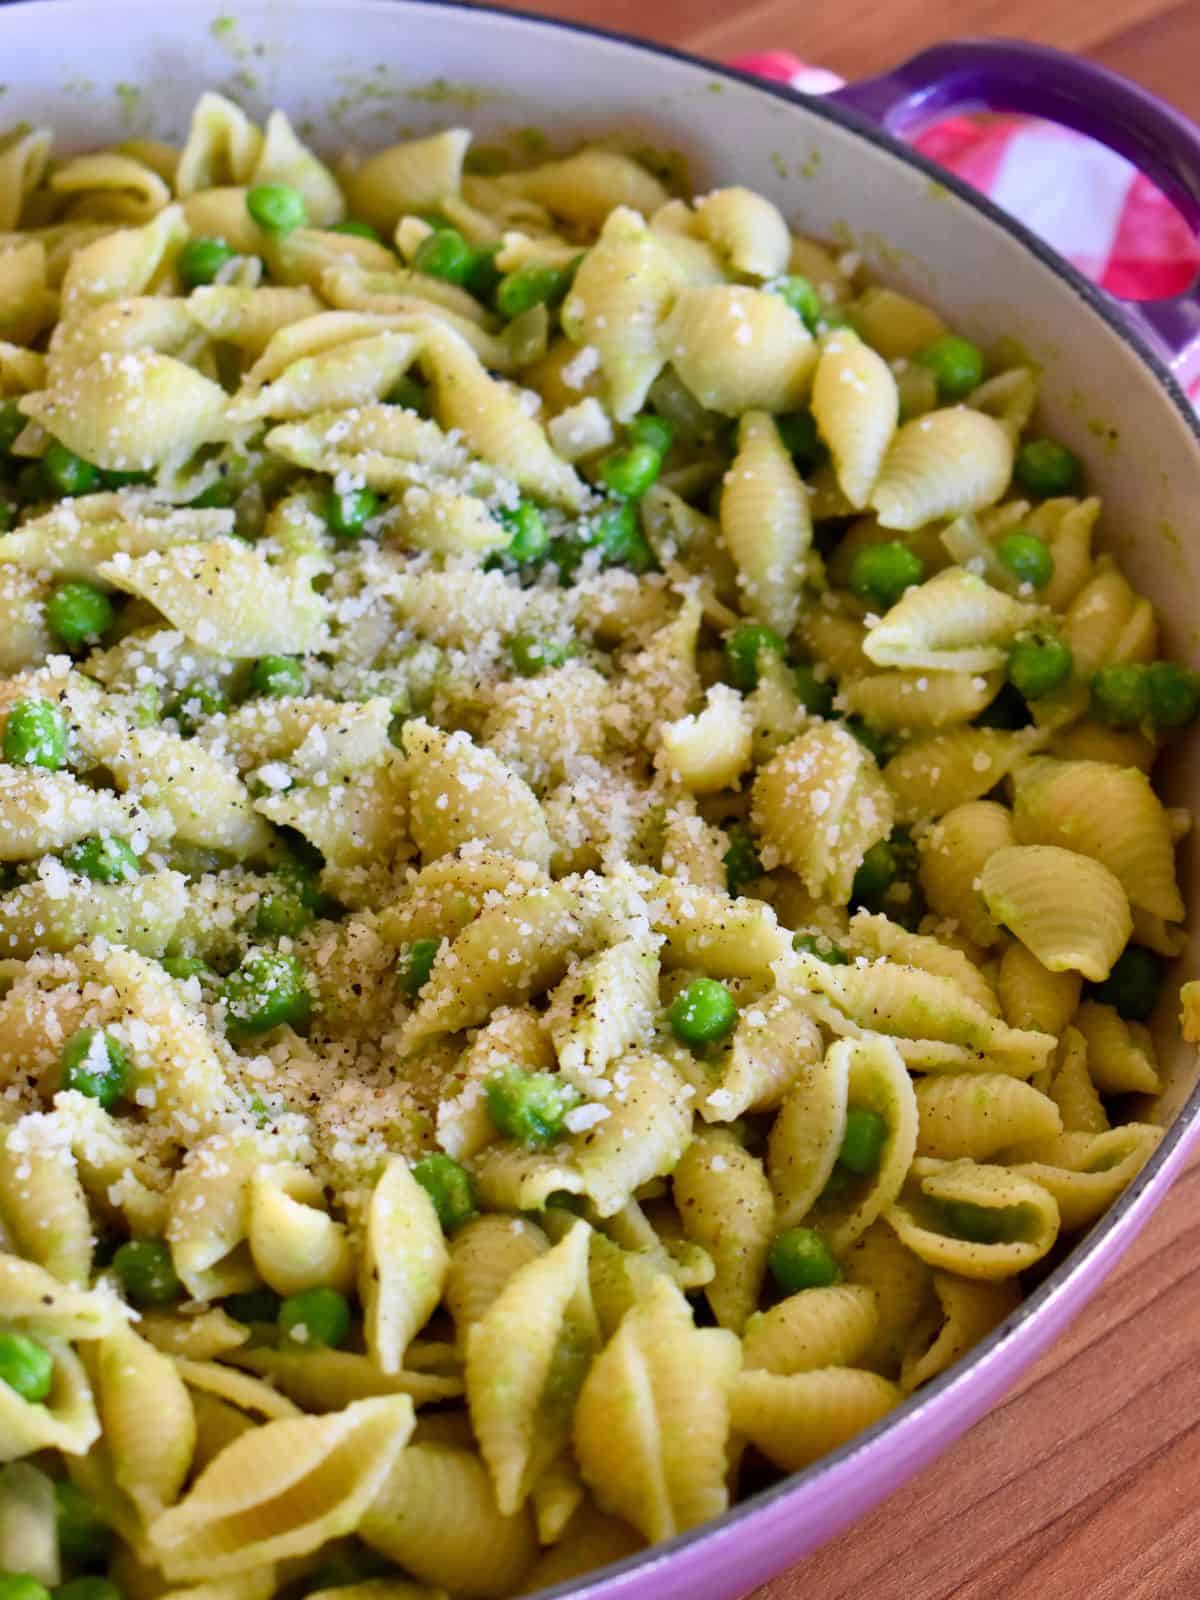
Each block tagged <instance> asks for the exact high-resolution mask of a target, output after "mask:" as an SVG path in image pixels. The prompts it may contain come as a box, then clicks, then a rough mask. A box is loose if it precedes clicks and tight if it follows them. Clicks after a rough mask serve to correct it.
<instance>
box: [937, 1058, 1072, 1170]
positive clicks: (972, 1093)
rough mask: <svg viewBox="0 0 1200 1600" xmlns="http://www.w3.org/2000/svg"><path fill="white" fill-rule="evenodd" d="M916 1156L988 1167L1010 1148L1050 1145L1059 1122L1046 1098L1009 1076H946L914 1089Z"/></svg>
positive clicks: (980, 1074) (982, 1074)
mask: <svg viewBox="0 0 1200 1600" xmlns="http://www.w3.org/2000/svg"><path fill="white" fill-rule="evenodd" d="M916 1097H917V1112H918V1115H919V1117H920V1132H919V1134H918V1137H917V1151H918V1153H919V1154H920V1155H923V1156H936V1157H938V1158H939V1159H940V1160H943V1161H956V1160H959V1159H961V1158H962V1157H969V1158H970V1159H971V1160H972V1161H988V1160H990V1159H991V1158H992V1157H993V1156H995V1155H998V1154H999V1153H1000V1152H1001V1151H1002V1150H1005V1149H1007V1147H1008V1146H1009V1145H1014V1144H1020V1143H1022V1142H1023V1141H1025V1140H1028V1139H1052V1138H1055V1137H1057V1135H1058V1134H1059V1133H1061V1132H1062V1118H1061V1116H1060V1114H1059V1110H1058V1107H1057V1106H1056V1105H1055V1103H1054V1101H1053V1100H1052V1099H1051V1098H1050V1097H1049V1095H1044V1094H1040V1093H1039V1092H1038V1091H1037V1090H1036V1089H1035V1088H1034V1087H1033V1085H1032V1084H1028V1083H1022V1082H1021V1080H1020V1079H1019V1078H1013V1077H1010V1076H1009V1075H1008V1074H1007V1073H989V1072H977V1073H970V1074H964V1075H963V1076H961V1077H960V1076H959V1075H958V1074H956V1073H950V1074H947V1075H945V1076H942V1077H929V1078H926V1079H924V1081H923V1082H921V1083H919V1084H918V1085H917V1090H916Z"/></svg>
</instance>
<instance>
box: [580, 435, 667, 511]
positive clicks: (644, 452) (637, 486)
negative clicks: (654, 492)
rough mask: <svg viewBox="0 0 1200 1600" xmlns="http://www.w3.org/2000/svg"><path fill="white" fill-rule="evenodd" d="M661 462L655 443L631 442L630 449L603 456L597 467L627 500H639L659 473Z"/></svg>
mask: <svg viewBox="0 0 1200 1600" xmlns="http://www.w3.org/2000/svg"><path fill="white" fill-rule="evenodd" d="M661 466H662V456H661V455H659V453H658V451H657V450H656V449H655V448H654V446H653V445H649V444H631V445H630V446H629V448H628V449H627V450H614V451H613V452H612V454H611V455H607V456H604V457H603V459H602V460H601V462H600V465H599V466H598V468H597V469H596V470H597V472H598V474H599V476H600V479H601V481H602V482H603V483H605V484H606V485H607V486H608V488H610V489H611V490H612V492H613V493H614V494H619V495H621V496H622V498H624V499H626V500H640V499H641V497H642V495H644V494H645V492H646V490H647V489H649V488H650V487H651V485H652V484H653V483H654V481H655V479H656V478H657V477H658V474H659V469H660V468H661Z"/></svg>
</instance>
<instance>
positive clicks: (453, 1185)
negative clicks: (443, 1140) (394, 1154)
mask: <svg viewBox="0 0 1200 1600" xmlns="http://www.w3.org/2000/svg"><path fill="white" fill-rule="evenodd" d="M412 1175H413V1177H414V1178H415V1179H416V1180H417V1182H418V1183H419V1184H420V1185H421V1187H422V1189H424V1191H425V1193H426V1194H427V1195H428V1196H429V1198H430V1199H431V1200H432V1201H433V1208H434V1210H435V1211H436V1212H437V1214H438V1221H439V1222H440V1223H441V1225H442V1228H443V1230H444V1231H445V1232H446V1233H453V1231H454V1230H455V1228H458V1227H461V1226H462V1224H463V1223H464V1222H466V1220H467V1218H468V1217H472V1216H474V1214H475V1212H476V1210H477V1209H478V1207H477V1206H476V1203H475V1185H474V1183H473V1181H472V1179H471V1174H470V1173H469V1172H468V1171H467V1169H466V1167H460V1166H459V1164H458V1162H457V1161H455V1160H454V1159H453V1157H452V1156H447V1155H443V1154H442V1153H441V1152H440V1151H435V1152H434V1153H433V1154H432V1155H428V1156H422V1158H421V1160H420V1161H418V1162H416V1163H415V1164H414V1165H413V1169H412Z"/></svg>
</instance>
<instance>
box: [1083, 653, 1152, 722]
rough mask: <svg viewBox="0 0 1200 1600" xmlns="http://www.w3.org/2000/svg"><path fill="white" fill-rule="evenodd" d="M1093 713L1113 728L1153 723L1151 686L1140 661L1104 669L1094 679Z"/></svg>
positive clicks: (1115, 664)
mask: <svg viewBox="0 0 1200 1600" xmlns="http://www.w3.org/2000/svg"><path fill="white" fill-rule="evenodd" d="M1092 713H1093V715H1094V716H1096V717H1097V718H1098V719H1099V720H1100V721H1101V722H1104V723H1107V725H1108V726H1109V727H1110V728H1137V727H1140V726H1141V724H1142V723H1144V722H1149V720H1150V715H1151V713H1150V684H1149V682H1148V681H1147V677H1146V668H1145V666H1144V665H1143V663H1142V662H1140V661H1118V662H1114V663H1113V665H1112V666H1108V667H1101V668H1100V670H1099V672H1097V673H1096V675H1095V677H1094V678H1093V679H1092Z"/></svg>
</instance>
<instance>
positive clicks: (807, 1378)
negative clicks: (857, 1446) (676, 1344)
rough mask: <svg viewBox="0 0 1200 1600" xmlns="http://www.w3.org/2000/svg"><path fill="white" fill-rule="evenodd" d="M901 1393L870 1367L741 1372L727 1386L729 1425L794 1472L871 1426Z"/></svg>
mask: <svg viewBox="0 0 1200 1600" xmlns="http://www.w3.org/2000/svg"><path fill="white" fill-rule="evenodd" d="M902 1399H903V1395H902V1394H901V1391H900V1390H899V1389H898V1388H897V1387H896V1385H895V1384H894V1383H889V1382H888V1380H887V1379H886V1378H880V1377H878V1376H877V1375H876V1374H875V1373H874V1372H862V1371H859V1370H857V1369H856V1368H853V1367H826V1368H825V1369H824V1370H823V1371H821V1372H797V1373H793V1374H791V1375H790V1376H788V1377H780V1376H778V1375H777V1374H775V1373H773V1372H743V1373H742V1375H741V1377H740V1378H738V1380H737V1382H736V1383H735V1385H734V1389H733V1420H734V1427H735V1428H736V1429H737V1431H738V1432H739V1433H741V1434H744V1435H745V1436H746V1438H747V1439H749V1440H750V1442H751V1443H752V1444H753V1445H755V1446H756V1447H757V1448H758V1449H759V1450H761V1451H762V1453H763V1454H764V1455H765V1456H766V1457H767V1458H768V1460H770V1461H772V1462H774V1464H775V1465H776V1466H777V1467H779V1468H780V1469H781V1471H783V1472H799V1471H800V1470H801V1468H803V1467H807V1466H809V1465H811V1463H812V1462H814V1461H819V1460H820V1458H821V1457H822V1456H824V1455H828V1454H829V1452H830V1451H831V1450H836V1449H837V1448H838V1447H839V1446H840V1445H843V1444H845V1443H846V1442H847V1440H849V1439H853V1438H854V1436H855V1434H857V1433H861V1432H862V1431H863V1430H864V1429H865V1428H870V1427H872V1426H873V1425H874V1424H875V1423H876V1422H878V1421H880V1419H881V1418H883V1417H885V1416H886V1415H887V1413H888V1412H889V1411H890V1410H891V1409H892V1407H893V1406H896V1405H899V1403H900V1401H901V1400H902Z"/></svg>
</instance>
